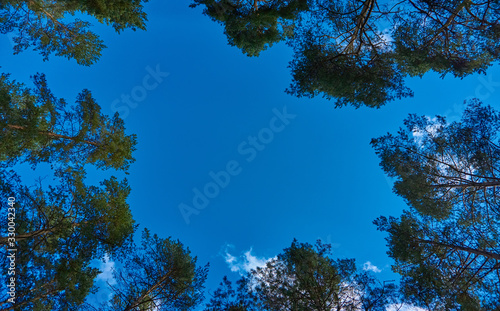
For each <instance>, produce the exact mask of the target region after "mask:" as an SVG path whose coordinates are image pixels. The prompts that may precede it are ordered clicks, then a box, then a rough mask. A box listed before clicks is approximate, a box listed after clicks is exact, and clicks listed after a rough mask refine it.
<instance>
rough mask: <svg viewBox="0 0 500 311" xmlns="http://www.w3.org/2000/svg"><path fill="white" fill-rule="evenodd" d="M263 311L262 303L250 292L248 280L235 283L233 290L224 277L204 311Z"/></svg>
mask: <svg viewBox="0 0 500 311" xmlns="http://www.w3.org/2000/svg"><path fill="white" fill-rule="evenodd" d="M260 310H265V309H264V307H263V306H262V302H261V301H260V300H259V298H258V297H257V295H256V293H254V292H253V291H252V288H251V284H250V278H248V277H243V278H241V279H239V280H238V281H237V289H236V290H234V289H233V287H232V284H231V281H229V280H228V278H227V277H226V276H224V278H223V279H222V282H221V283H220V286H219V288H217V290H215V291H214V293H213V294H212V298H211V299H210V302H209V303H207V305H206V308H205V311H260Z"/></svg>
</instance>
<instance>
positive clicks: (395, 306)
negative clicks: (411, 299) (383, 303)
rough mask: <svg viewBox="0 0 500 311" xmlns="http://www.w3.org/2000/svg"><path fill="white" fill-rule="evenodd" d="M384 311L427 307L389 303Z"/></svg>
mask: <svg viewBox="0 0 500 311" xmlns="http://www.w3.org/2000/svg"><path fill="white" fill-rule="evenodd" d="M385 310H386V311H427V309H422V308H419V307H415V306H412V305H409V304H406V303H403V304H396V303H394V304H390V305H388V306H387V308H386V309H385Z"/></svg>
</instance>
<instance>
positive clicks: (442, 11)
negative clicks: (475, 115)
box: [393, 0, 500, 78]
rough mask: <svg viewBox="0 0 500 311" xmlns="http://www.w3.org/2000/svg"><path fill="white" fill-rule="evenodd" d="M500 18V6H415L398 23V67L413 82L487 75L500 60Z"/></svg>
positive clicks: (458, 2) (421, 0) (456, 0)
mask: <svg viewBox="0 0 500 311" xmlns="http://www.w3.org/2000/svg"><path fill="white" fill-rule="evenodd" d="M499 13H500V3H499V2H498V1H463V0H453V1H428V0H418V1H413V2H412V6H411V7H410V10H406V11H402V12H400V13H398V14H396V15H395V17H394V22H395V24H396V25H397V29H396V31H395V32H394V35H393V37H394V41H395V42H394V43H395V44H394V45H395V52H396V53H395V56H396V61H397V63H398V65H399V66H400V68H401V70H402V71H403V72H406V73H408V74H409V75H411V76H422V75H423V74H424V73H426V72H427V71H429V70H432V71H435V72H438V73H440V74H441V75H442V76H443V77H444V76H445V75H446V74H453V75H454V76H455V77H460V78H463V77H465V76H467V75H469V74H472V73H477V72H479V73H484V72H485V70H486V69H487V68H488V67H489V66H490V65H491V64H492V63H493V62H494V61H496V60H498V58H499V56H500V54H499V53H500V43H499V42H500V41H499V39H500V26H499V25H498V14H499Z"/></svg>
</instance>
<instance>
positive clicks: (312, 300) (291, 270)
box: [205, 240, 397, 311]
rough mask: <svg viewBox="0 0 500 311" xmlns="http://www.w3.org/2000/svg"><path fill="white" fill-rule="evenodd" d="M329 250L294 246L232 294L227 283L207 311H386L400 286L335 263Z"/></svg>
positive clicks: (320, 245) (321, 246)
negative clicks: (397, 286) (397, 287)
mask: <svg viewBox="0 0 500 311" xmlns="http://www.w3.org/2000/svg"><path fill="white" fill-rule="evenodd" d="M330 255H331V253H330V245H328V244H323V243H321V242H320V241H318V242H317V243H316V245H314V246H313V245H311V244H308V243H299V242H297V241H296V240H294V241H293V242H292V245H291V246H290V247H289V248H286V249H284V250H283V253H281V254H279V255H278V256H277V257H276V258H273V259H271V260H269V261H268V262H267V264H266V266H265V267H258V268H257V269H256V270H252V271H251V272H250V273H249V274H248V276H245V277H243V278H242V279H240V280H239V281H238V289H237V291H234V290H233V289H232V287H231V283H230V282H229V281H228V280H227V278H224V280H223V282H222V283H221V287H220V288H219V289H218V290H217V291H215V292H214V295H213V298H212V299H211V301H210V303H209V304H207V307H206V309H205V310H207V311H217V310H227V311H229V310H235V311H236V310H241V311H243V310H246V311H249V310H273V311H278V310H280V311H283V310H290V311H299V310H304V311H305V310H318V311H320V310H324V311H327V310H328V311H330V310H386V306H388V305H389V304H392V303H395V302H396V298H397V293H396V287H395V286H394V285H393V284H392V283H389V284H386V283H383V282H380V281H378V280H377V279H376V278H375V277H374V276H373V275H372V274H371V273H369V272H366V271H358V270H357V269H356V265H355V261H354V259H336V260H335V259H332V258H331V257H330Z"/></svg>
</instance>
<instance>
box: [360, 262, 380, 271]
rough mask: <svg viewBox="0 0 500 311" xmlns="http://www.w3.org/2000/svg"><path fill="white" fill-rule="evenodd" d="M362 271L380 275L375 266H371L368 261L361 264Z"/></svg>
mask: <svg viewBox="0 0 500 311" xmlns="http://www.w3.org/2000/svg"><path fill="white" fill-rule="evenodd" d="M363 270H364V271H371V272H375V273H380V272H382V270H380V269H379V268H378V267H377V266H375V265H373V264H372V263H371V262H370V261H367V262H365V263H364V264H363Z"/></svg>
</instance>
